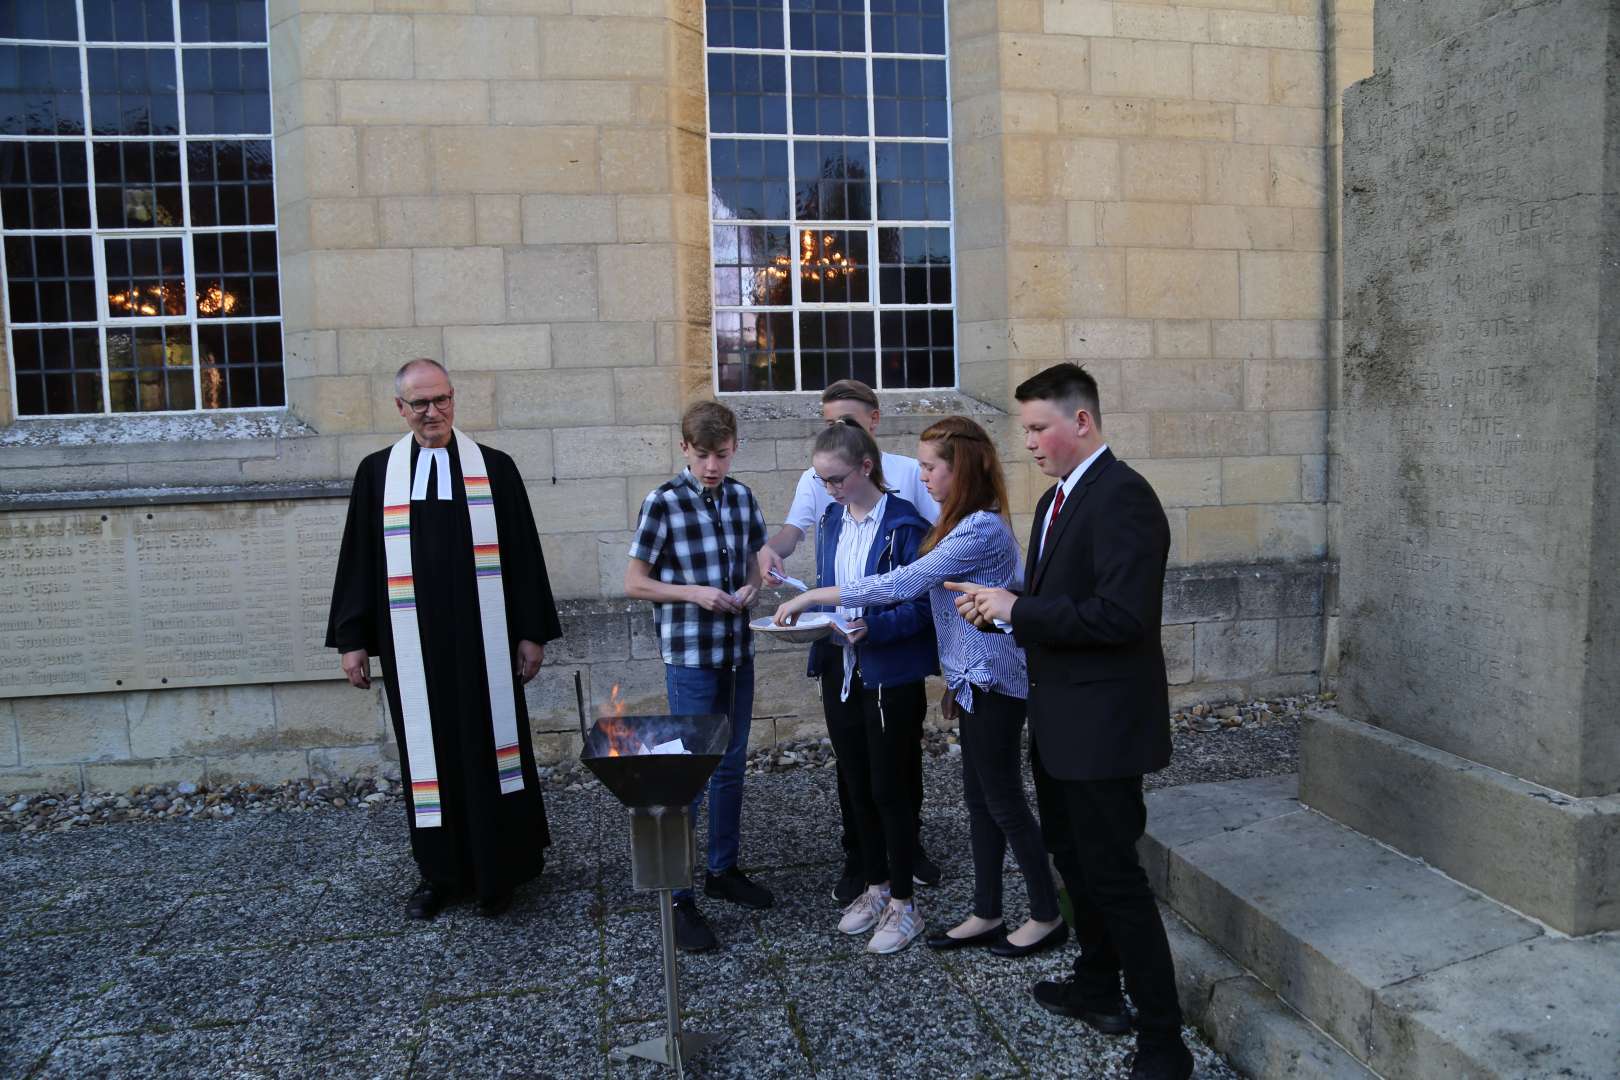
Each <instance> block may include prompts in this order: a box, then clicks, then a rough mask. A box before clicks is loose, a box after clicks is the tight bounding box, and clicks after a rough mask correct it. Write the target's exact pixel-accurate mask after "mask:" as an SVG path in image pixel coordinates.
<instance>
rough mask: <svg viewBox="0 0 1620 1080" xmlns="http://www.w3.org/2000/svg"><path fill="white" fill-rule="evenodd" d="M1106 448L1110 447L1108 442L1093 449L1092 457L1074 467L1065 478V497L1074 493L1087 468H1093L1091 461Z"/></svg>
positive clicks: (1100, 455) (1099, 455)
mask: <svg viewBox="0 0 1620 1080" xmlns="http://www.w3.org/2000/svg"><path fill="white" fill-rule="evenodd" d="M1106 449H1108V444H1107V443H1103V444H1102V445H1101V446H1099V447H1097V449H1096V450H1094V451H1092V454H1091V456H1090V457H1088V458H1086V460H1084V461H1082V462H1081V463H1080V464H1078V465H1076V466H1075V467H1074V471H1072V472H1071V473H1069V475H1068V476H1065V477H1064V478H1063V497H1064V498H1065V499H1067V498H1068V497H1069V496H1070V495H1073V494H1074V485H1076V484H1078V483H1079V482H1080V478H1081V477H1082V476H1084V475H1086V470H1087V469H1089V468H1091V463H1092V462H1094V461H1096V460H1097V459H1098V458H1100V457H1102V452H1103V451H1104V450H1106Z"/></svg>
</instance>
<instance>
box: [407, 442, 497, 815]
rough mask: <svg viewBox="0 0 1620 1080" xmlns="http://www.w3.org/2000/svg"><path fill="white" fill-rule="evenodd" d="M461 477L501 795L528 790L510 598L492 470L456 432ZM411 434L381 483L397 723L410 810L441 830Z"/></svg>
mask: <svg viewBox="0 0 1620 1080" xmlns="http://www.w3.org/2000/svg"><path fill="white" fill-rule="evenodd" d="M455 437H456V448H457V449H458V451H459V452H460V456H461V476H462V482H463V486H464V488H465V490H466V495H467V517H468V519H469V521H470V523H471V525H472V542H473V563H474V568H475V571H476V574H477V581H478V616H479V622H480V623H481V624H482V626H483V635H484V670H485V672H486V673H487V675H488V677H489V678H488V681H489V717H490V722H491V724H492V725H493V727H494V730H495V765H496V768H497V770H498V771H499V773H500V784H501V793H502V794H503V795H504V794H507V793H509V792H513V791H521V790H523V770H522V767H521V759H520V757H519V755H518V734H517V710H516V709H515V707H514V705H513V699H512V657H511V648H512V647H511V644H510V642H509V639H508V638H507V633H506V594H505V593H504V592H503V591H502V588H501V545H500V537H499V536H498V535H497V531H496V527H495V500H494V498H493V496H492V495H491V493H490V488H489V470H488V469H487V468H485V466H484V455H483V452H482V451H480V450H479V449H478V444H477V443H475V442H473V441H472V440H471V439H469V438H467V436H465V435H463V434H462V433H461V432H460V431H457V432H455ZM414 438H415V436H414V435H406V436H405V437H404V438H403V439H401V440H399V442H397V443H395V444H394V448H393V450H392V451H390V452H389V455H388V473H387V478H386V479H385V481H384V483H383V507H382V511H383V551H384V554H385V556H386V558H387V563H388V619H389V624H390V625H391V626H392V627H393V631H394V671H395V673H396V676H397V678H398V681H399V687H398V689H399V708H400V713H401V716H400V720H401V722H402V724H403V726H404V728H405V752H406V754H407V760H408V763H409V765H410V773H411V793H410V798H411V812H412V814H413V815H414V816H415V821H416V827H417V828H418V829H435V828H438V827H439V826H440V825H442V824H443V823H444V822H443V809H442V805H441V803H440V800H439V768H438V762H437V760H436V758H435V757H434V753H433V716H432V712H431V710H430V709H429V708H428V693H427V674H426V671H425V669H424V668H423V666H422V632H421V628H420V627H419V626H418V625H417V619H416V580H415V577H414V575H413V573H412V568H411V442H412V440H413V439H414Z"/></svg>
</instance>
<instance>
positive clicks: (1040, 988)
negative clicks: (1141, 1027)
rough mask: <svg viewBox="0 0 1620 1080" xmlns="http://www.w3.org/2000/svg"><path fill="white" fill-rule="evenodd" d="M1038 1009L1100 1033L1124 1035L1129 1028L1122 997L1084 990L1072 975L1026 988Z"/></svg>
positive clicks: (1127, 1015) (1129, 1018)
mask: <svg viewBox="0 0 1620 1080" xmlns="http://www.w3.org/2000/svg"><path fill="white" fill-rule="evenodd" d="M1030 992H1031V993H1033V994H1034V995H1035V1000H1036V1002H1038V1003H1039V1004H1040V1006H1041V1008H1043V1009H1045V1010H1047V1011H1048V1012H1055V1013H1057V1014H1058V1015H1059V1016H1068V1017H1072V1018H1074V1019H1075V1020H1079V1021H1080V1022H1082V1023H1084V1024H1086V1025H1087V1026H1088V1027H1091V1028H1095V1029H1096V1030H1098V1031H1100V1032H1102V1033H1103V1034H1104V1035H1124V1034H1126V1033H1128V1032H1129V1031H1130V1030H1131V1014H1130V1013H1128V1012H1126V1011H1125V998H1124V997H1123V996H1122V995H1121V994H1120V993H1119V991H1117V990H1116V991H1114V993H1113V994H1106V993H1103V994H1097V993H1087V992H1086V991H1085V990H1083V989H1082V988H1081V987H1080V985H1079V983H1078V982H1077V981H1076V979H1075V977H1074V976H1073V975H1071V976H1069V977H1068V978H1067V979H1063V980H1061V981H1059V982H1038V983H1036V984H1035V986H1034V988H1033V989H1032V990H1031V991H1030Z"/></svg>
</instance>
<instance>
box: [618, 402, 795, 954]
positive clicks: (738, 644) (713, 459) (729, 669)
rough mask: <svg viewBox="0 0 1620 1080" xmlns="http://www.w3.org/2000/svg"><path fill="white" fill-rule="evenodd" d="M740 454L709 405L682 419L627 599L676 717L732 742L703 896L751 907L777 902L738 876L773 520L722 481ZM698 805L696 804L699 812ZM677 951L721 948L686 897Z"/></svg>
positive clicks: (728, 427) (643, 523) (678, 901)
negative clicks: (639, 606)
mask: <svg viewBox="0 0 1620 1080" xmlns="http://www.w3.org/2000/svg"><path fill="white" fill-rule="evenodd" d="M736 452H737V417H736V416H735V415H734V414H733V413H732V411H731V410H730V409H728V408H726V407H725V406H724V405H721V404H720V403H719V402H716V401H701V402H698V403H697V404H696V405H693V406H692V407H691V408H689V409H687V410H686V414H685V415H684V416H682V417H681V453H682V454H683V455H684V456H685V458H686V468H684V469H682V470H681V472H680V474H679V475H678V476H676V477H674V478H673V479H671V480H667V481H665V482H664V483H662V484H660V485H659V486H658V487H657V488H656V489H654V490H653V492H652V493H651V494H649V495H648V496H647V498H646V499H644V500H643V501H642V504H641V520H640V521H638V522H637V523H636V537H635V539H634V540H633V541H631V544H630V565H629V566H628V567H627V568H626V570H625V574H624V591H625V592H626V594H628V595H629V596H631V597H632V598H634V599H637V600H651V601H652V602H653V615H654V618H655V620H656V622H657V623H658V643H659V646H660V647H661V649H662V650H663V654H664V682H665V685H666V687H667V688H668V691H669V711H670V713H671V715H674V716H696V715H702V714H704V713H726V714H727V715H729V716H730V717H731V743H730V745H728V746H727V747H726V753H725V756H724V757H722V758H721V759H720V765H719V767H718V768H716V769H715V770H714V775H713V776H712V777H711V778H710V779H709V858H708V873H707V874H706V875H705V877H704V883H703V892H704V894H705V895H707V896H712V897H717V898H719V899H722V900H730V901H731V902H732V903H735V904H741V905H742V906H744V907H749V908H755V909H760V908H768V907H770V906H771V904H773V903H774V902H775V898H774V897H772V896H771V893H770V890H769V889H766V888H765V887H764V886H762V885H757V884H755V883H754V882H752V881H750V880H748V878H747V877H745V876H744V875H743V872H742V870H741V869H739V868H738V866H737V853H738V848H739V846H740V837H739V833H740V829H741V822H742V783H743V766H744V764H745V763H746V758H747V754H748V727H749V723H750V721H751V720H752V719H753V715H754V641H753V637H752V635H751V632H750V631H749V629H748V608H749V606H750V605H751V604H752V603H753V602H754V597H755V596H756V595H757V594H758V593H759V583H760V572H759V563H758V560H757V559H756V558H755V554H756V553H757V552H758V551H759V549H760V548H762V547H764V546H765V518H764V516H763V515H762V514H761V513H760V512H759V504H758V503H757V502H755V501H754V493H753V492H752V491H750V490H748V487H747V486H746V485H744V484H741V483H738V482H737V481H736V480H733V479H731V478H730V477H729V476H727V475H726V474H727V473H729V472H730V471H731V461H732V457H733V455H734V454H735V453H736ZM702 800H703V796H702V795H699V796H698V798H697V801H696V803H694V805H693V812H694V813H696V810H697V803H701V802H702ZM675 942H676V944H677V945H679V946H680V947H681V948H682V949H684V950H686V951H688V952H703V951H704V950H707V949H712V948H714V947H715V945H717V944H718V941H717V940H716V939H715V936H714V932H713V931H712V930H710V929H709V925H708V923H707V922H705V921H704V918H703V915H702V913H701V912H699V911H698V909H697V904H696V903H695V902H694V901H693V897H692V891H691V890H690V889H683V890H680V891H679V892H677V893H676V894H675Z"/></svg>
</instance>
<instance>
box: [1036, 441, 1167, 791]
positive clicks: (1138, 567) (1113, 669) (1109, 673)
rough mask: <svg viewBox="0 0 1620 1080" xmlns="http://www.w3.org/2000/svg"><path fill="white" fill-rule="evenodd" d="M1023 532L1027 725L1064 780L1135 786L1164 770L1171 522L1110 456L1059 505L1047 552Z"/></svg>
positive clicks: (1139, 481) (1145, 487)
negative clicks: (1162, 632)
mask: <svg viewBox="0 0 1620 1080" xmlns="http://www.w3.org/2000/svg"><path fill="white" fill-rule="evenodd" d="M1056 490H1057V488H1056V487H1053V488H1052V489H1051V490H1049V491H1048V492H1047V493H1046V494H1045V495H1044V496H1042V498H1041V502H1040V506H1039V508H1038V509H1037V510H1036V513H1035V526H1034V529H1033V530H1032V532H1031V534H1030V544H1029V551H1030V562H1029V564H1028V565H1027V567H1026V569H1025V574H1024V592H1023V595H1022V596H1020V597H1019V598H1018V600H1017V601H1016V602H1015V603H1014V604H1013V609H1012V625H1013V635H1014V636H1015V637H1016V638H1017V639H1018V644H1020V645H1022V646H1023V647H1024V655H1025V656H1026V658H1027V659H1028V662H1029V727H1030V733H1031V736H1032V737H1033V738H1034V740H1035V742H1036V744H1037V746H1038V747H1039V749H1040V755H1041V764H1042V765H1043V766H1044V768H1045V769H1046V771H1047V772H1049V773H1051V774H1052V775H1053V776H1055V777H1057V778H1058V779H1060V780H1104V779H1109V778H1113V777H1122V776H1140V775H1142V774H1143V773H1150V772H1154V771H1155V770H1158V769H1162V768H1164V767H1165V766H1166V765H1167V764H1169V762H1170V723H1169V715H1170V694H1169V688H1168V686H1167V685H1166V681H1165V673H1164V648H1163V646H1162V644H1161V643H1160V640H1159V619H1160V616H1161V614H1162V612H1163V605H1164V567H1165V562H1166V561H1167V560H1168V558H1169V555H1170V524H1169V522H1168V521H1167V520H1166V519H1165V516H1164V509H1163V507H1161V506H1160V505H1159V497H1158V496H1157V495H1155V494H1154V493H1153V488H1152V487H1151V486H1150V485H1149V484H1148V482H1147V481H1146V480H1144V479H1143V478H1142V476H1141V474H1140V473H1138V472H1137V471H1136V470H1135V469H1132V468H1131V467H1130V466H1129V465H1127V464H1125V463H1124V462H1123V461H1120V460H1118V459H1116V458H1115V457H1114V455H1113V453H1112V452H1110V451H1107V450H1105V451H1103V453H1102V454H1101V455H1100V456H1099V457H1098V458H1097V460H1096V461H1094V462H1092V464H1091V468H1089V469H1087V470H1086V472H1085V475H1083V476H1082V477H1081V478H1080V482H1079V483H1078V484H1076V485H1075V488H1074V491H1073V492H1072V493H1071V494H1070V495H1069V496H1068V498H1066V499H1065V500H1064V503H1063V510H1062V511H1061V512H1060V513H1059V514H1058V519H1057V523H1056V524H1055V525H1054V526H1053V531H1052V542H1051V544H1050V546H1049V547H1048V548H1047V549H1046V550H1041V543H1040V540H1041V537H1040V533H1041V528H1042V526H1043V525H1044V524H1045V522H1046V511H1047V507H1049V506H1051V504H1052V495H1053V492H1055V491H1056Z"/></svg>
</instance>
